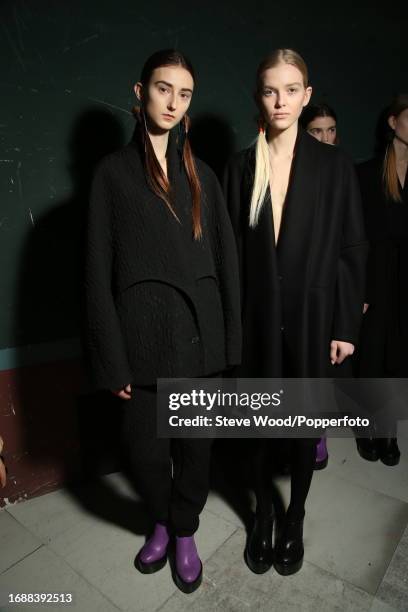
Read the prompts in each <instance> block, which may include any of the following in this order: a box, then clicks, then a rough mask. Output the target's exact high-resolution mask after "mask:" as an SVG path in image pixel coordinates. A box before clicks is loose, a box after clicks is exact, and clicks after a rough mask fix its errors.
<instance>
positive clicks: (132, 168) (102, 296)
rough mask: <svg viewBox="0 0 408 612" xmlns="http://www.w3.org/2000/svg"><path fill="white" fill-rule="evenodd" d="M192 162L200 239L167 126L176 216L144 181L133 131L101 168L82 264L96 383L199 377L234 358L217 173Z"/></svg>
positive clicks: (232, 298) (229, 258)
mask: <svg viewBox="0 0 408 612" xmlns="http://www.w3.org/2000/svg"><path fill="white" fill-rule="evenodd" d="M196 164H197V169H198V173H199V177H200V181H201V187H202V212H201V221H202V228H203V237H202V239H201V240H200V241H195V240H194V239H193V234H192V219H191V208H192V198H191V192H190V186H189V183H188V179H187V176H186V173H185V170H184V166H183V164H182V161H181V158H180V155H179V153H178V151H177V146H176V143H175V138H174V136H173V135H172V134H170V138H169V145H168V151H167V166H168V174H169V180H170V183H171V186H172V194H173V195H172V197H173V205H174V209H175V211H176V214H177V216H178V218H179V221H177V219H175V217H174V216H173V215H172V213H171V211H170V210H169V209H168V207H167V206H166V204H165V203H164V202H163V201H162V200H161V199H160V198H159V197H157V196H156V195H155V194H154V193H153V191H152V190H151V189H150V187H149V185H148V183H147V179H146V173H145V169H144V162H143V152H142V151H141V145H140V140H139V138H138V136H137V130H136V132H135V136H134V137H133V140H132V141H131V142H130V143H129V144H128V145H127V146H125V147H124V148H123V149H121V150H120V151H118V152H116V153H113V154H111V155H109V156H107V157H105V158H104V159H103V160H102V162H101V163H100V165H99V167H98V168H97V171H96V173H95V177H94V182H93V187H92V192H91V201H90V207H89V218H88V231H87V249H86V251H87V256H86V270H85V297H86V330H87V331H86V349H87V353H88V359H89V364H90V369H91V374H92V378H93V382H94V386H95V387H96V388H105V389H119V388H122V387H123V386H125V385H127V384H128V383H132V384H136V385H151V384H155V383H156V379H157V378H159V377H197V376H205V375H210V374H213V373H216V372H220V371H222V370H224V369H225V368H227V367H229V366H232V365H234V364H237V363H239V361H240V352H241V328H240V304H239V280H238V263H237V253H236V246H235V240H234V236H233V232H232V228H231V224H230V221H229V217H228V213H227V210H226V206H225V202H224V199H223V195H222V191H221V188H220V186H219V183H218V181H217V178H216V176H215V174H214V173H213V172H212V170H211V169H210V168H209V167H208V166H206V165H205V164H204V163H203V162H201V161H200V160H196Z"/></svg>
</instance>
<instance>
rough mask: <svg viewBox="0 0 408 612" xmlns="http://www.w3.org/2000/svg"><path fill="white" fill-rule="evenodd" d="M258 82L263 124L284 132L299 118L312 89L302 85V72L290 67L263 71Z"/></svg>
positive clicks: (282, 66) (286, 65)
mask: <svg viewBox="0 0 408 612" xmlns="http://www.w3.org/2000/svg"><path fill="white" fill-rule="evenodd" d="M262 80H263V83H262V88H261V91H260V96H259V104H260V106H261V111H262V113H263V116H264V118H265V121H266V122H267V124H268V125H269V126H270V127H271V128H272V129H274V130H277V131H284V130H286V129H288V128H289V127H290V126H291V125H293V124H294V123H295V122H297V120H298V119H299V116H300V114H301V112H302V109H303V107H304V106H306V104H308V102H309V100H310V96H311V94H312V88H311V87H305V86H304V84H303V76H302V73H301V72H300V70H299V69H298V68H296V66H292V65H291V64H284V63H281V64H278V65H277V66H275V67H274V68H269V69H268V70H265V72H264V74H263V79H262Z"/></svg>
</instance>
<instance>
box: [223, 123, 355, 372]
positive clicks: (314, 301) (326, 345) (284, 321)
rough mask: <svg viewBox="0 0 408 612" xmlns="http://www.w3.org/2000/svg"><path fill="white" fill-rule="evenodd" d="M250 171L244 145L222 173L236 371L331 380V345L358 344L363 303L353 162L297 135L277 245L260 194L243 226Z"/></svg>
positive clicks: (269, 208)
mask: <svg viewBox="0 0 408 612" xmlns="http://www.w3.org/2000/svg"><path fill="white" fill-rule="evenodd" d="M254 166H255V156H254V148H253V147H251V148H249V149H246V150H244V151H242V152H241V153H239V154H238V155H236V156H235V157H234V158H233V159H232V160H231V161H230V163H229V165H228V168H227V171H226V177H225V193H226V197H227V202H228V207H229V211H230V216H231V219H232V224H233V228H234V232H235V235H236V239H237V244H238V252H239V260H240V272H241V292H242V297H241V299H242V319H243V351H242V366H241V367H240V368H238V369H237V374H239V375H240V376H245V377H280V376H293V377H324V376H332V375H334V373H335V368H333V367H332V366H331V364H330V357H329V352H330V342H331V340H344V341H347V342H351V343H353V344H355V343H356V342H357V338H358V334H359V327H360V321H361V316H362V304H363V298H364V284H365V263H366V250H367V245H366V240H365V232H364V225H363V218H362V212H361V202H360V194H359V187H358V183H357V178H356V175H355V171H354V167H353V164H352V163H351V161H350V160H349V158H348V157H347V156H346V155H345V154H344V153H343V152H342V151H341V150H340V149H339V148H338V147H331V146H328V145H326V144H322V143H320V142H318V141H317V140H316V139H314V138H313V137H311V136H309V135H308V134H307V133H306V132H303V131H299V135H298V139H297V143H296V149H295V157H294V160H293V166H292V172H291V178H290V184H289V188H288V193H287V197H286V202H285V207H284V214H283V219H282V224H281V230H280V235H279V241H278V245H277V247H276V248H275V237H274V227H273V218H272V206H271V202H270V191H269V190H268V191H267V195H266V197H267V198H268V200H267V201H266V202H265V205H264V207H263V209H262V212H261V215H260V218H259V222H258V225H257V226H256V228H255V229H252V228H250V227H249V224H248V219H249V208H250V199H251V191H252V185H253V175H254ZM346 361H347V360H346ZM336 368H338V366H336Z"/></svg>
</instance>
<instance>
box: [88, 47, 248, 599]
mask: <svg viewBox="0 0 408 612" xmlns="http://www.w3.org/2000/svg"><path fill="white" fill-rule="evenodd" d="M194 83H195V79H194V73H193V68H192V66H191V64H190V62H189V61H188V60H187V59H186V58H185V57H184V56H183V55H182V54H181V53H180V52H178V51H174V50H164V51H159V52H157V53H155V54H153V55H152V56H151V57H150V58H149V59H148V60H147V62H146V64H145V65H144V67H143V70H142V74H141V77H140V81H139V82H138V83H137V84H136V85H135V93H136V96H137V98H138V100H139V102H140V108H139V107H138V108H136V109H135V115H136V128H135V132H134V136H133V139H132V141H131V142H130V143H129V144H128V145H127V146H125V147H124V148H122V149H120V150H119V151H117V152H115V153H113V154H111V155H109V156H107V157H105V158H104V159H103V160H102V162H101V163H100V164H99V166H98V168H97V171H96V173H95V177H94V181H93V186H92V193H91V202H90V209H89V220H88V233H87V256H86V314H87V316H86V328H87V329H86V333H87V342H86V344H87V350H88V357H89V362H90V366H91V371H92V375H93V379H94V383H95V386H96V387H97V388H102V389H109V390H111V391H112V392H113V393H114V394H115V395H117V396H118V397H119V398H121V399H122V400H124V403H123V404H124V413H125V414H124V438H125V443H126V447H127V450H128V452H129V456H130V462H131V468H132V469H133V471H134V474H135V476H136V479H137V481H138V482H139V485H140V488H141V490H142V493H143V496H144V497H145V499H146V501H147V503H148V505H149V508H150V512H151V518H152V519H153V522H154V524H155V525H154V531H153V534H152V536H151V537H150V538H149V539H148V540H147V542H146V544H145V545H144V546H143V547H142V549H141V550H140V551H139V553H138V555H137V557H136V567H137V569H138V570H139V571H141V572H143V573H153V572H156V571H157V570H159V569H161V568H162V567H163V566H164V565H165V564H166V561H167V550H168V544H169V539H170V537H171V535H174V536H175V549H176V558H175V573H174V578H175V581H176V584H177V586H178V587H179V588H180V589H181V590H182V591H184V592H186V593H191V592H192V591H194V590H195V589H196V588H198V586H199V585H200V583H201V579H202V564H201V560H200V558H199V556H198V552H197V548H196V545H195V541H194V533H195V531H196V530H197V529H198V525H199V514H200V512H201V511H202V509H203V507H204V504H205V502H206V499H207V495H208V488H209V465H210V450H211V440H209V439H186V440H181V439H176V440H170V439H166V438H158V437H157V423H156V398H157V391H156V384H157V379H158V378H180V377H182V378H188V377H193V378H197V377H202V376H215V375H218V374H219V373H220V372H222V371H223V370H224V369H226V368H227V367H228V366H232V365H235V364H237V363H239V361H240V357H241V343H240V338H241V336H240V304H239V282H238V264H237V254H236V247H235V242H234V236H233V232H232V228H231V223H230V220H229V218H228V213H227V210H226V206H225V202H224V199H223V195H222V191H221V187H220V185H219V183H218V180H217V178H216V176H215V174H214V172H213V171H212V170H211V169H210V168H209V167H208V166H206V164H204V163H203V162H201V161H200V160H198V159H196V158H195V157H194V156H193V154H192V152H191V148H190V144H189V141H188V136H187V134H188V128H189V120H188V118H187V115H186V112H187V109H188V107H189V105H190V102H191V98H192V94H193V88H194ZM172 472H173V473H172Z"/></svg>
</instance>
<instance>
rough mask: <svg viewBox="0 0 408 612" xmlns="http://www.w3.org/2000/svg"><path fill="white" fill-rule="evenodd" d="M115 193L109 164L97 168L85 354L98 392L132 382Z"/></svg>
mask: <svg viewBox="0 0 408 612" xmlns="http://www.w3.org/2000/svg"><path fill="white" fill-rule="evenodd" d="M111 213H112V193H111V185H110V181H109V173H108V168H107V163H106V162H102V163H101V164H100V166H99V167H98V168H97V170H96V172H95V175H94V179H93V183H92V189H91V197H90V203H89V211H88V223H87V234H86V245H85V252H86V256H85V278H84V281H85V319H86V320H85V352H86V356H87V361H88V366H89V368H90V374H91V379H92V381H93V383H94V386H95V388H97V389H112V390H114V389H121V388H122V387H124V386H126V385H127V384H129V383H130V382H132V375H131V369H130V366H129V363H128V358H127V353H126V348H125V343H124V339H123V336H122V331H121V328H120V322H119V318H118V315H117V311H116V308H115V303H114V297H113V293H112V262H113V252H112V214H111Z"/></svg>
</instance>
